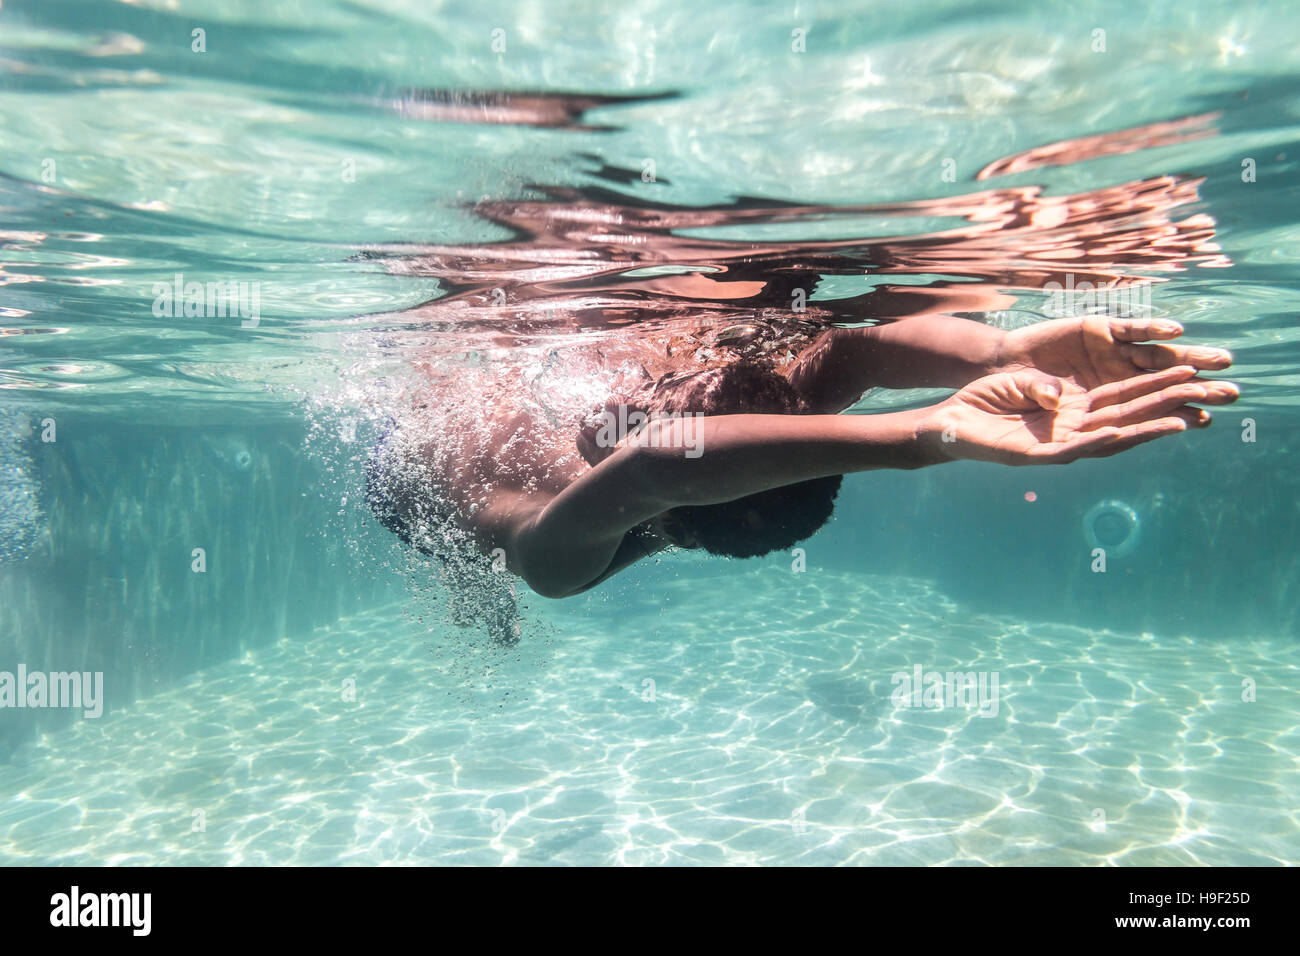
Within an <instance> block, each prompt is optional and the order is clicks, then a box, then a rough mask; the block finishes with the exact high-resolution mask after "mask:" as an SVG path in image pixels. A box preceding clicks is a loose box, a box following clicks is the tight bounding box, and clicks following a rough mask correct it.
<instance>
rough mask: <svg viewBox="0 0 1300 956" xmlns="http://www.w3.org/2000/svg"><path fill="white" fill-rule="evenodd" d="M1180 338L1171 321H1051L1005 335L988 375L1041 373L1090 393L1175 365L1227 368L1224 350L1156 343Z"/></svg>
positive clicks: (1094, 318) (1089, 318) (1100, 318)
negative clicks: (1091, 390) (1144, 373)
mask: <svg viewBox="0 0 1300 956" xmlns="http://www.w3.org/2000/svg"><path fill="white" fill-rule="evenodd" d="M1182 334H1183V327H1182V326H1181V325H1179V324H1178V323H1177V322H1174V321H1172V320H1170V319H1116V318H1110V317H1108V316H1104V315H1088V316H1084V317H1082V318H1071V319H1053V320H1051V321H1049V322H1039V323H1037V324H1035V325H1030V326H1026V327H1025V328H1020V329H1015V330H1013V331H1011V332H1008V333H1007V334H1006V337H1005V338H1004V339H1003V340H1002V344H1001V347H1000V348H999V350H998V356H997V359H996V361H995V365H994V368H993V369H992V370H991V371H993V372H1017V371H1022V370H1032V371H1039V372H1046V373H1047V374H1048V375H1055V376H1058V377H1060V378H1063V379H1066V380H1068V381H1070V382H1072V383H1074V384H1076V385H1078V386H1079V387H1080V388H1083V389H1085V390H1090V389H1094V388H1096V387H1097V386H1099V385H1109V384H1111V383H1112V382H1121V381H1124V380H1125V379H1128V378H1132V377H1133V376H1134V375H1140V374H1142V373H1143V372H1148V371H1158V370H1162V369H1169V368H1174V367H1176V366H1179V365H1190V366H1191V367H1192V368H1195V369H1197V370H1198V371H1219V370H1221V369H1225V368H1227V367H1228V366H1230V365H1231V364H1232V355H1231V354H1230V353H1229V352H1228V351H1227V350H1226V349H1218V348H1212V347H1207V346H1188V345H1165V344H1156V343H1157V342H1159V341H1160V340H1168V339H1176V338H1178V336H1180V335H1182Z"/></svg>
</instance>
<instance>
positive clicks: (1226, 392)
mask: <svg viewBox="0 0 1300 956" xmlns="http://www.w3.org/2000/svg"><path fill="white" fill-rule="evenodd" d="M1239 394H1240V391H1239V390H1238V388H1237V386H1236V385H1234V384H1232V383H1231V382H1205V381H1200V380H1193V381H1190V382H1183V383H1180V384H1177V385H1170V386H1168V387H1167V388H1162V389H1160V390H1159V391H1158V392H1152V393H1150V394H1147V395H1142V396H1140V397H1138V398H1135V399H1133V400H1131V401H1127V402H1119V403H1116V404H1114V405H1108V406H1106V407H1105V408H1102V409H1100V410H1097V411H1094V412H1093V413H1092V414H1090V415H1089V416H1088V419H1087V424H1086V425H1085V427H1087V428H1098V427H1101V428H1104V427H1108V426H1112V425H1114V426H1123V425H1134V424H1137V423H1139V422H1145V421H1150V420H1152V419H1156V418H1162V417H1164V416H1167V415H1173V414H1177V415H1178V416H1179V417H1180V418H1182V419H1183V420H1184V421H1185V422H1186V423H1187V424H1188V425H1189V426H1192V427H1203V426H1205V425H1208V424H1209V423H1210V416H1209V413H1208V412H1202V411H1201V410H1200V409H1194V408H1186V409H1184V406H1186V405H1187V404H1188V403H1190V402H1195V403H1197V404H1198V405H1229V404H1231V403H1232V402H1235V401H1236V400H1237V396H1238V395H1239Z"/></svg>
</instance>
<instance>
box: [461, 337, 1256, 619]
mask: <svg viewBox="0 0 1300 956" xmlns="http://www.w3.org/2000/svg"><path fill="white" fill-rule="evenodd" d="M1181 334H1182V329H1181V327H1179V326H1178V325H1177V324H1176V323H1167V322H1164V323H1162V322H1161V321H1160V320H1147V319H1141V320H1135V319H1109V318H1105V317H1101V316H1090V317H1087V318H1083V319H1060V320H1055V321H1050V322H1043V323H1040V324H1037V325H1033V326H1029V327H1027V328H1022V329H1016V330H1014V331H1011V332H1003V331H1001V330H998V329H995V328H992V327H990V326H986V325H983V324H982V323H979V322H974V321H970V320H966V319H959V318H954V317H951V316H946V315H922V316H916V317H913V318H910V319H905V320H902V321H899V322H894V323H890V324H888V325H882V326H876V327H871V328H855V329H831V330H828V331H826V332H824V333H822V334H821V335H820V336H819V337H818V338H817V339H816V340H815V341H813V342H812V343H811V344H809V345H807V346H806V347H805V348H803V349H802V350H801V351H799V352H798V353H797V354H796V355H794V356H793V357H792V358H790V359H789V360H787V361H786V362H784V363H783V364H782V365H781V366H780V368H779V369H778V370H779V372H780V373H781V374H782V375H784V376H785V377H786V378H787V379H788V380H789V381H790V382H791V384H792V385H794V387H795V388H796V389H797V390H798V391H799V392H800V394H801V395H802V396H803V397H804V399H805V401H806V402H807V403H808V405H809V407H810V408H812V409H814V411H815V414H805V415H757V414H732V415H715V416H707V417H704V418H702V419H700V420H699V421H698V422H697V423H696V427H697V428H698V431H697V432H696V433H694V434H693V435H691V436H687V435H685V434H683V433H681V429H683V428H684V427H687V426H685V425H684V424H683V423H682V422H681V421H659V422H653V423H651V424H650V425H648V426H646V427H647V429H650V430H652V431H651V432H647V433H645V434H647V435H652V437H653V439H655V440H652V441H650V442H629V441H627V440H624V441H622V442H620V443H619V444H618V445H616V446H615V447H614V448H612V449H607V450H606V451H607V452H608V453H607V454H606V456H605V457H604V458H603V460H600V461H599V463H598V464H596V465H595V466H594V467H593V466H591V465H589V464H588V463H587V462H586V461H585V460H584V459H583V458H582V457H581V456H579V455H577V454H575V453H574V449H575V440H576V435H575V431H574V430H572V429H570V428H569V427H568V425H567V423H558V424H557V423H554V422H552V421H549V420H547V419H546V418H545V417H544V416H542V415H539V414H536V413H534V412H532V411H530V408H531V407H532V406H531V405H530V403H529V402H527V401H523V400H519V399H520V397H521V396H522V395H523V390H525V389H526V388H527V386H526V383H524V382H523V381H522V378H521V377H520V376H515V377H513V378H508V379H507V380H506V381H504V382H502V383H501V384H500V386H499V388H500V393H499V394H496V395H493V396H491V397H490V398H486V397H485V399H484V401H483V403H482V404H483V406H484V407H487V408H493V409H498V411H495V412H493V413H492V416H493V417H492V418H491V419H490V421H489V422H488V427H487V429H486V431H485V434H484V435H483V436H482V438H481V440H480V441H479V444H478V446H477V447H476V448H475V450H474V451H475V453H474V454H473V455H472V456H461V457H460V459H459V460H458V463H457V464H456V465H455V466H454V467H452V468H450V469H447V470H445V471H444V473H442V474H439V475H438V478H439V480H440V484H441V485H442V487H443V490H444V492H445V494H446V496H447V497H448V499H449V500H450V503H451V504H452V505H453V506H454V507H455V509H456V511H457V513H458V520H459V522H460V523H461V525H462V526H463V528H464V529H465V531H466V532H468V534H469V535H470V536H471V537H472V539H473V541H474V543H475V545H476V546H477V547H478V548H479V550H481V551H482V552H483V553H485V554H487V553H492V552H493V551H494V550H495V549H501V552H504V554H505V558H506V563H507V566H508V567H509V569H510V570H511V571H513V572H514V573H515V574H517V575H519V576H520V577H522V578H523V579H524V581H525V582H526V583H527V584H528V585H529V586H530V587H531V588H532V589H533V590H534V591H536V592H538V593H539V594H541V595H543V596H547V597H555V598H560V597H567V596H569V595H573V594H578V593H580V592H582V591H584V590H587V589H588V588H590V587H592V586H594V585H596V584H598V583H599V582H601V581H603V580H605V579H606V578H607V577H609V576H611V575H612V574H615V573H617V572H618V571H619V570H622V569H623V568H626V567H628V566H630V565H632V564H634V563H635V562H636V561H638V560H640V559H641V558H643V557H646V556H647V555H649V554H652V553H654V551H656V550H658V549H661V548H663V547H667V546H669V545H672V544H676V545H680V546H683V547H691V546H692V545H693V544H694V542H693V541H691V540H689V538H685V539H684V538H683V537H682V535H681V533H680V532H679V531H675V530H674V529H673V528H672V526H671V524H670V522H669V521H668V520H667V519H666V515H667V513H668V512H670V511H671V510H672V509H674V508H677V507H680V506H685V505H708V504H717V503H720V502H724V501H731V500H734V499H737V498H742V497H744V496H746V495H750V494H754V493H757V492H760V491H765V490H768V489H771V488H777V487H781V486H783V485H788V484H793V483H795V482H800V481H805V480H808V479H813V478H821V477H826V476H831V475H841V474H849V473H853V472H860V471H871V470H874V469H878V468H903V469H915V468H921V467H930V466H933V465H938V464H942V463H944V462H948V461H955V460H959V459H970V460H978V461H990V462H997V463H1000V464H1006V465H1035V464H1066V463H1068V462H1072V461H1075V460H1077V459H1079V458H1102V457H1107V456H1110V455H1114V454H1118V453H1119V452H1122V451H1126V450H1128V449H1130V448H1134V447H1136V446H1137V445H1140V444H1143V443H1145V442H1149V441H1153V440H1154V439H1157V438H1160V437H1163V436H1166V435H1172V434H1176V433H1178V432H1182V431H1185V430H1186V429H1188V428H1203V427H1206V426H1207V425H1209V423H1210V415H1209V413H1208V412H1207V411H1205V410H1204V409H1202V408H1200V407H1197V406H1204V405H1226V404H1229V403H1231V402H1233V401H1235V400H1236V398H1237V396H1238V389H1237V387H1236V386H1235V385H1233V384H1231V383H1227V382H1219V381H1209V380H1206V379H1203V378H1201V377H1200V375H1199V373H1200V372H1203V371H1219V370H1222V369H1226V368H1227V367H1228V366H1229V365H1230V364H1231V361H1232V360H1231V356H1230V355H1229V354H1228V353H1227V352H1226V351H1224V350H1221V349H1213V348H1208V349H1207V348H1203V347H1194V346H1184V345H1181V344H1177V343H1174V342H1172V340H1174V339H1176V338H1177V337H1178V336H1180V335H1181ZM611 357H612V356H611ZM620 357H622V358H625V357H626V356H620ZM638 358H639V359H644V361H642V363H641V364H642V365H643V367H645V368H646V370H647V373H648V374H649V375H650V376H651V377H657V376H658V375H660V374H662V372H663V371H664V370H669V369H672V368H683V367H690V366H691V362H692V360H690V359H683V358H680V357H679V358H671V357H665V356H662V355H648V354H647V355H642V356H639V357H638ZM873 387H886V388H916V387H945V388H953V389H957V391H956V392H955V394H953V395H952V396H951V397H950V398H948V399H945V400H944V401H942V402H939V403H938V404H936V405H933V406H930V407H927V408H922V409H916V410H910V411H903V412H889V413H882V414H871V415H841V414H839V413H840V412H843V411H844V410H845V409H847V408H849V407H851V406H852V405H853V404H854V403H856V402H857V400H858V399H859V398H860V397H861V396H862V394H863V393H864V392H865V391H866V390H867V389H869V388H873ZM512 395H513V396H514V398H515V400H512ZM1193 403H1194V404H1193ZM674 430H676V431H674ZM693 442H698V447H701V448H702V449H703V453H702V454H700V455H699V456H698V457H689V456H686V455H684V454H683V452H682V448H683V447H684V446H686V445H689V444H692V443H693ZM647 528H649V529H650V531H649V533H646V529H647ZM634 530H636V531H637V533H636V534H635V535H634V534H631V532H633V531H634Z"/></svg>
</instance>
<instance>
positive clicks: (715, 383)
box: [637, 362, 844, 558]
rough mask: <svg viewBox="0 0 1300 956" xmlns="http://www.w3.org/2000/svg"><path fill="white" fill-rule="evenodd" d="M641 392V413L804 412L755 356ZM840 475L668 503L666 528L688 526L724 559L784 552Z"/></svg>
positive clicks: (806, 533)
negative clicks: (714, 499)
mask: <svg viewBox="0 0 1300 956" xmlns="http://www.w3.org/2000/svg"><path fill="white" fill-rule="evenodd" d="M640 398H641V401H640V402H638V403H637V404H643V405H644V411H647V412H650V411H661V412H682V413H687V412H700V413H703V414H705V415H735V414H745V413H749V414H769V415H804V414H808V409H807V407H806V405H805V404H804V402H803V399H802V398H801V397H800V395H799V393H798V392H797V391H795V388H794V386H793V385H791V384H790V383H789V382H788V381H787V380H786V379H785V378H783V377H782V376H780V375H778V374H777V373H776V372H775V371H773V370H772V369H771V368H769V367H768V366H766V365H762V364H759V363H756V362H740V363H737V364H734V365H728V366H721V367H718V368H709V369H704V370H703V371H699V372H689V373H685V374H682V373H674V374H673V375H669V376H665V377H664V378H662V379H660V380H659V381H658V382H656V383H655V384H654V385H653V386H651V387H650V388H648V389H646V390H644V391H643V392H642V395H641V396H640ZM705 454H708V452H707V451H705ZM843 480H844V476H843V475H832V476H830V477H827V478H813V479H811V480H809V481H800V482H798V483H796V484H793V485H784V486H783V487H780V488H771V489H769V490H767V491H760V492H757V493H756V494H752V495H746V496H745V497H744V498H737V499H736V500H735V501H726V502H723V503H722V504H716V505H690V506H683V507H679V508H674V509H673V510H672V511H670V512H668V514H667V515H666V516H665V525H666V530H668V531H669V532H670V533H673V531H674V530H678V529H680V530H681V531H685V532H688V533H689V534H690V536H691V537H693V538H694V539H695V541H696V542H697V543H698V544H699V546H700V547H702V548H703V549H704V550H705V551H707V552H709V554H717V555H723V556H726V557H730V558H756V557H760V556H762V555H765V554H769V553H770V552H772V551H783V550H785V549H786V548H789V547H791V546H792V545H794V544H796V543H797V542H799V541H802V540H804V539H805V538H809V537H811V536H812V535H813V533H814V532H816V531H817V529H818V528H820V527H821V526H822V525H824V524H825V523H826V521H827V520H828V519H829V518H830V516H831V512H832V511H834V510H835V496H836V495H837V494H839V490H840V484H841V483H842V482H843ZM674 526H675V527H674Z"/></svg>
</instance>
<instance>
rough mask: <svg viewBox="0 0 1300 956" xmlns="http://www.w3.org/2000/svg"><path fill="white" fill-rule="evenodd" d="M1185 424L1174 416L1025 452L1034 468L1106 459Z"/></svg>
mask: <svg viewBox="0 0 1300 956" xmlns="http://www.w3.org/2000/svg"><path fill="white" fill-rule="evenodd" d="M1186 429H1187V422H1186V421H1184V420H1183V419H1182V418H1181V417H1180V416H1178V415H1170V416H1168V417H1165V418H1158V419H1155V420H1154V421H1148V422H1141V423H1139V424H1135V425H1126V426H1124V427H1122V428H1114V427H1109V428H1102V429H1098V430H1097V431H1091V432H1084V433H1083V434H1082V435H1080V436H1079V437H1078V438H1074V439H1071V440H1070V441H1067V442H1056V443H1053V444H1048V445H1040V446H1038V447H1037V448H1034V449H1032V450H1030V451H1029V452H1028V457H1029V458H1030V459H1031V460H1032V461H1034V462H1035V463H1036V464H1045V465H1064V464H1068V463H1070V462H1072V461H1077V460H1078V459H1080V458H1108V457H1110V456H1111V455H1118V454H1119V453H1120V452H1122V451H1127V450H1128V449H1130V448H1133V447H1136V446H1137V445H1141V444H1144V443H1145V442H1149V441H1155V439H1157V438H1163V437H1164V436H1165V435H1175V434H1178V433H1179V432H1182V431H1186Z"/></svg>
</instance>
